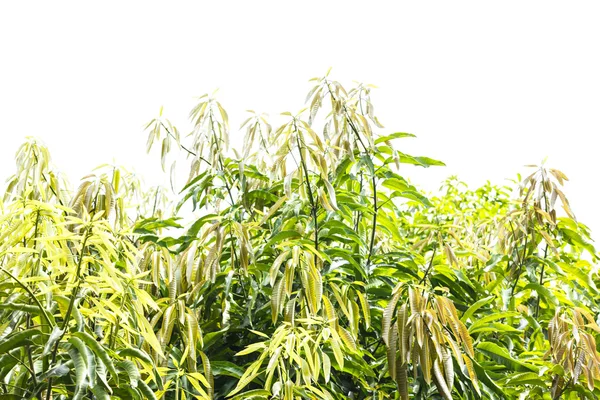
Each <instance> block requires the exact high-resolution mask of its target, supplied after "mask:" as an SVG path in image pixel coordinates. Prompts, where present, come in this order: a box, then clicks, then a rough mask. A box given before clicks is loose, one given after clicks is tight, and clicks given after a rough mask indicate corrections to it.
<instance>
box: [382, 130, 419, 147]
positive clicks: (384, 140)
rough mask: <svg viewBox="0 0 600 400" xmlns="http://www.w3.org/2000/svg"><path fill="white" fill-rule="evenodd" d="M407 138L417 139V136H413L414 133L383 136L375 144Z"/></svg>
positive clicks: (396, 133)
mask: <svg viewBox="0 0 600 400" xmlns="http://www.w3.org/2000/svg"><path fill="white" fill-rule="evenodd" d="M406 137H416V136H415V135H413V134H412V133H405V132H395V133H392V134H390V135H386V136H381V137H379V138H377V139H376V140H375V144H379V143H382V142H386V141H388V140H392V139H400V138H406Z"/></svg>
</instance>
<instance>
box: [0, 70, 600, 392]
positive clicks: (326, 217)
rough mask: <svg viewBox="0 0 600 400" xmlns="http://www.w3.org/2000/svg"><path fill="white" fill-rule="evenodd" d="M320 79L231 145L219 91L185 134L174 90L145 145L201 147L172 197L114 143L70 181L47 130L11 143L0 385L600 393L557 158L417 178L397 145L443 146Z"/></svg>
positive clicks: (581, 270)
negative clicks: (506, 178)
mask: <svg viewBox="0 0 600 400" xmlns="http://www.w3.org/2000/svg"><path fill="white" fill-rule="evenodd" d="M312 82H313V83H314V87H313V88H312V90H311V91H310V93H309V94H308V96H307V100H306V101H307V105H308V108H307V109H305V110H303V111H302V112H300V113H299V114H297V115H292V114H290V113H284V114H283V117H285V118H286V122H285V123H284V124H283V125H281V126H280V127H279V128H277V129H272V128H271V125H270V124H269V122H268V120H267V117H266V116H265V115H261V114H256V113H254V112H251V113H250V116H249V117H248V119H247V120H246V121H245V122H244V124H243V125H242V130H243V133H244V141H243V146H242V148H240V149H237V150H236V149H233V150H231V151H230V150H229V144H228V136H229V123H228V116H227V113H226V112H225V110H224V109H223V108H222V106H221V105H220V104H219V103H218V101H217V100H216V99H215V98H213V97H210V96H203V97H201V98H200V99H199V103H198V104H197V106H195V107H194V109H193V110H192V112H191V114H190V118H191V122H192V125H193V126H192V129H191V133H190V135H188V136H185V137H182V136H181V135H180V132H179V130H178V129H177V128H176V127H175V126H174V125H173V124H171V123H170V122H169V121H168V120H166V119H164V118H163V117H162V111H161V116H159V117H158V118H156V119H154V120H152V121H151V122H150V123H149V124H148V126H147V131H148V150H149V151H150V149H151V148H152V147H153V146H155V145H160V146H161V163H162V166H163V168H164V169H166V168H167V165H169V163H170V162H171V160H173V159H179V160H184V159H187V160H189V164H190V173H189V177H188V179H187V183H186V185H185V187H183V189H181V191H180V194H179V198H178V203H176V204H170V203H169V201H168V197H169V196H168V195H167V194H166V191H165V190H163V189H160V188H151V189H148V190H145V189H143V188H142V186H141V185H140V184H139V183H138V182H137V180H136V178H135V175H133V174H131V173H128V172H127V171H125V170H124V169H122V168H119V167H117V166H110V165H105V166H103V167H101V168H99V169H98V170H96V172H95V173H94V174H93V175H89V176H88V177H86V178H84V179H83V181H82V182H81V184H80V186H79V188H78V189H77V190H75V191H74V192H71V191H69V188H68V185H66V183H65V182H64V181H63V180H62V179H61V177H60V175H59V174H58V173H57V172H56V171H54V170H53V168H52V166H51V163H50V157H49V154H48V151H47V149H46V148H45V147H43V146H42V145H40V144H39V143H38V142H36V141H35V140H33V139H31V140H28V141H27V142H26V143H25V144H24V145H23V146H22V147H21V148H20V149H19V151H18V153H17V156H16V159H17V171H16V174H15V175H14V176H13V177H12V178H11V179H10V180H9V183H8V187H7V190H6V192H5V196H4V199H3V201H2V202H1V203H0V211H1V217H0V399H23V398H25V399H45V400H49V399H83V398H88V399H109V398H120V399H155V398H163V399H187V398H199V399H210V398H217V399H218V398H226V397H229V398H234V399H286V400H288V399H290V400H291V399H347V398H351V399H402V400H405V399H429V398H431V399H465V400H467V399H523V398H529V399H558V398H568V399H571V398H580V397H581V398H596V396H598V395H599V394H600V384H599V383H598V382H600V381H597V379H598V378H600V354H599V353H598V351H597V344H596V339H595V338H596V335H598V334H599V333H600V327H599V326H598V324H597V318H598V314H599V312H600V309H599V307H598V302H597V300H598V299H599V298H600V293H599V292H598V288H597V283H598V281H599V280H600V277H599V276H598V273H597V264H596V262H597V260H598V254H597V253H596V250H595V249H594V247H593V245H592V243H591V239H590V233H589V231H588V229H587V228H586V227H585V225H583V224H581V223H580V222H578V221H577V220H576V219H575V216H574V215H573V213H572V211H571V209H570V207H569V204H568V201H567V199H566V197H565V195H564V194H563V191H562V187H563V184H564V181H566V180H567V178H566V177H565V176H564V174H563V173H562V172H560V171H557V170H553V169H547V168H546V167H545V166H541V167H535V168H534V169H533V170H532V172H531V174H530V175H529V176H527V177H526V178H525V179H523V180H522V181H517V182H515V184H514V188H512V187H497V186H493V185H491V184H488V185H485V186H483V187H481V188H479V189H477V190H475V191H472V190H469V189H468V188H466V187H465V186H464V185H463V184H461V183H460V182H459V181H458V180H456V179H449V180H448V181H446V182H444V184H443V186H442V188H441V190H440V194H439V195H436V196H429V197H428V196H425V195H424V194H423V193H422V192H421V191H419V190H418V189H417V188H416V187H415V186H413V185H412V184H411V183H410V182H409V181H408V180H407V179H406V178H405V177H404V176H403V174H404V172H403V171H405V168H403V166H404V165H405V164H413V165H417V166H422V167H429V166H439V165H443V164H442V163H441V162H439V161H436V160H432V159H430V158H427V157H415V156H410V155H408V154H404V153H403V152H401V151H399V150H398V149H399V148H401V144H402V139H403V138H406V137H411V136H413V135H411V134H408V133H392V134H389V133H383V134H381V133H379V132H384V131H383V127H382V126H381V124H380V123H379V121H378V119H377V118H376V117H375V115H374V109H373V106H372V104H371V100H370V91H371V88H370V87H369V86H365V85H358V86H356V87H354V88H352V89H351V90H349V91H346V90H345V89H344V88H343V87H342V86H341V84H340V83H338V82H336V81H334V80H331V79H329V78H328V77H325V78H322V79H314V80H312ZM180 162H181V161H180ZM176 170H177V168H175V166H174V165H173V166H171V174H174V173H175V171H176ZM560 206H562V210H559V207H560ZM191 208H193V210H194V212H193V215H194V216H193V217H191V218H190V217H189V215H190V213H189V212H188V211H186V210H188V209H191ZM184 215H187V217H186V218H182V217H181V216H184Z"/></svg>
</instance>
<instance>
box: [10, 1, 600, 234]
mask: <svg viewBox="0 0 600 400" xmlns="http://www.w3.org/2000/svg"><path fill="white" fill-rule="evenodd" d="M599 17H600V3H598V2H596V1H576V2H557V1H527V2H524V1H504V2H483V1H453V2H449V1H437V2H435V1H427V2H375V1H372V2H364V1H361V2H350V1H343V2H338V1H301V2H293V3H292V2H281V1H273V2H264V1H257V0H255V1H240V2H200V1H194V2H191V1H190V2H185V1H178V2H161V3H158V2H148V1H144V2H133V1H126V2H125V1H118V2H117V1H105V2H102V3H92V2H81V1H71V2H67V1H62V2H61V1H52V2H46V1H38V2H33V1H27V2H2V3H0V118H1V121H2V124H1V127H2V128H1V129H2V133H3V138H2V140H1V142H0V179H2V180H4V179H5V178H6V177H8V176H9V175H10V174H11V173H12V171H13V169H14V164H13V161H12V160H13V156H14V153H15V151H16V150H17V147H18V146H19V145H20V143H21V142H22V141H23V139H24V137H25V136H36V137H38V138H41V139H42V140H43V141H44V142H45V143H46V144H47V145H48V146H49V147H50V150H51V153H52V156H53V160H54V163H55V164H56V165H57V166H58V167H59V168H60V169H61V170H63V171H65V172H67V174H68V175H69V176H70V178H71V181H73V182H77V181H78V180H79V178H80V177H81V176H83V175H85V174H87V173H88V172H89V171H90V170H91V169H92V168H93V167H95V166H97V165H99V164H101V163H105V162H112V161H113V159H114V160H115V161H116V162H117V163H120V164H124V165H128V166H134V167H135V169H136V170H137V172H139V173H142V174H144V175H145V176H146V178H147V179H146V180H147V181H149V182H152V183H153V182H157V181H161V180H162V177H161V175H160V174H161V172H160V168H159V162H158V155H157V154H153V156H147V155H145V141H146V135H145V134H144V133H143V132H142V125H143V124H144V123H145V122H147V121H148V120H150V119H151V118H153V117H154V116H156V115H157V113H158V110H159V108H160V106H161V105H164V107H165V115H166V116H167V117H168V118H169V119H170V120H171V121H172V122H173V123H175V124H176V125H180V126H181V127H186V126H187V125H186V123H187V113H188V111H189V109H190V108H191V107H192V105H193V104H194V100H193V97H194V96H198V95H201V94H203V93H205V92H212V91H213V90H214V89H216V88H220V91H219V97H220V99H221V102H222V103H223V105H224V106H225V107H226V109H227V110H228V112H229V114H230V116H231V117H232V120H233V123H232V128H235V127H237V126H238V123H237V122H236V121H241V120H242V118H243V117H244V110H246V109H248V108H252V109H254V110H257V111H259V110H260V111H265V112H268V113H270V114H272V115H275V114H277V113H279V112H281V111H292V112H296V111H298V110H299V109H300V108H302V107H303V100H304V96H305V94H306V92H307V90H308V89H309V84H308V82H307V80H308V79H309V78H311V77H313V76H320V75H323V74H324V73H325V72H326V71H327V69H328V68H329V67H333V71H332V77H333V78H335V79H338V80H340V81H341V82H342V83H348V84H350V83H351V82H352V81H353V80H357V81H362V82H366V83H373V84H376V85H377V86H379V89H378V90H377V91H376V92H375V93H374V95H373V100H374V102H375V109H376V114H378V115H379V117H380V120H381V121H382V122H383V123H384V125H385V126H386V128H388V129H389V132H390V133H391V132H395V131H404V132H412V133H414V134H416V135H417V136H418V138H417V139H409V140H407V141H405V142H404V145H405V146H406V147H405V148H403V150H405V151H406V152H408V153H409V154H414V155H426V156H430V157H433V158H438V159H441V160H443V161H445V162H446V164H447V165H448V166H447V167H446V168H437V169H435V170H434V169H428V170H422V171H415V170H414V169H412V168H408V169H406V174H407V175H408V177H409V178H410V179H411V180H412V181H413V182H415V183H417V184H419V185H421V186H422V187H424V188H425V189H427V190H435V189H437V187H438V186H439V182H440V181H441V180H442V179H444V178H445V177H447V176H449V175H453V174H456V175H459V177H461V178H462V179H463V180H465V181H466V182H468V183H469V184H471V185H477V184H481V183H483V182H485V181H486V180H488V179H489V180H491V181H492V182H495V183H502V182H503V180H504V179H505V178H514V177H515V176H516V173H517V172H522V173H526V172H527V169H526V168H524V167H523V165H525V164H537V163H540V162H541V160H542V159H544V158H545V157H548V164H549V165H551V166H554V167H556V168H558V169H560V170H562V171H563V172H564V173H565V174H566V175H567V176H569V178H570V179H571V181H570V183H568V185H567V187H566V189H565V192H566V194H567V196H568V197H569V198H570V199H571V205H572V208H573V210H574V211H575V214H576V215H577V216H578V218H579V219H580V220H581V221H583V222H585V223H587V224H588V225H590V226H592V227H593V228H594V229H595V230H596V231H598V232H600V213H598V212H597V211H596V207H597V204H598V195H599V194H600V190H599V189H598V178H597V173H598V171H599V169H598V167H597V166H596V164H595V162H596V160H597V153H598V141H597V138H598V134H599V133H600V118H599V116H600V113H599V110H600V58H599V52H598V50H599V47H598V46H599V40H600V24H598V18H599ZM182 130H183V131H186V130H187V129H182ZM595 236H596V237H598V233H596V235H595Z"/></svg>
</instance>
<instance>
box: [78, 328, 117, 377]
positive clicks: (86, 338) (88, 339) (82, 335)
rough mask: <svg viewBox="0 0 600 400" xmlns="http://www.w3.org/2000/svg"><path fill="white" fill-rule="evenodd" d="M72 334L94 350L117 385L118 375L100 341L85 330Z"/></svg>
mask: <svg viewBox="0 0 600 400" xmlns="http://www.w3.org/2000/svg"><path fill="white" fill-rule="evenodd" d="M73 336H74V337H76V338H78V339H81V340H82V341H83V342H84V343H85V344H86V345H87V346H88V347H89V348H90V349H91V350H92V351H93V352H94V354H95V355H96V357H98V358H99V359H100V360H102V362H103V363H104V365H105V366H106V368H107V369H108V371H109V372H110V373H111V375H112V376H113V378H114V379H115V381H116V382H117V385H118V384H119V383H118V382H119V376H118V373H117V370H116V368H115V365H114V364H113V362H112V359H111V357H110V356H109V355H108V352H107V351H106V349H105V348H104V347H103V346H102V345H101V344H100V343H98V342H96V340H95V339H94V338H93V337H92V336H91V335H90V334H89V333H87V332H75V333H73Z"/></svg>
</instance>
